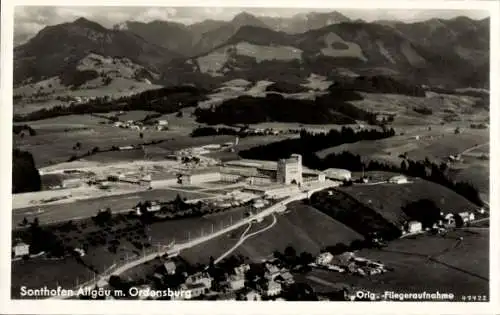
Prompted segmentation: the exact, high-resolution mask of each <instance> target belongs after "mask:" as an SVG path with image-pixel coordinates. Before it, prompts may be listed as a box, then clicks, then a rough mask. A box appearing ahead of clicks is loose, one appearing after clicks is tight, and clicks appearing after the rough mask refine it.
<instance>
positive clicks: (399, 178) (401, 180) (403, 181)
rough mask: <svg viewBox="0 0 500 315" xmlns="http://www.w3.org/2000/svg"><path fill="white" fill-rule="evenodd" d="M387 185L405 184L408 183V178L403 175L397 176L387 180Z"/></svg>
mask: <svg viewBox="0 0 500 315" xmlns="http://www.w3.org/2000/svg"><path fill="white" fill-rule="evenodd" d="M389 183H391V184H406V183H408V178H406V176H403V175H397V176H393V177H391V178H389Z"/></svg>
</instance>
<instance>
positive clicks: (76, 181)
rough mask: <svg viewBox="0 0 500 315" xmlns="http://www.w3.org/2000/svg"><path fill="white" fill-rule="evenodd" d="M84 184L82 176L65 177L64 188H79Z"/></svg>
mask: <svg viewBox="0 0 500 315" xmlns="http://www.w3.org/2000/svg"><path fill="white" fill-rule="evenodd" d="M81 185H82V180H81V179H80V178H67V179H63V182H62V186H63V187H64V188H77V187H80V186H81Z"/></svg>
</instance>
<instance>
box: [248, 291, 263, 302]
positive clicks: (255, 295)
mask: <svg viewBox="0 0 500 315" xmlns="http://www.w3.org/2000/svg"><path fill="white" fill-rule="evenodd" d="M261 299H262V298H261V296H260V294H259V292H257V291H253V290H252V291H250V292H248V293H247V295H246V300H247V301H260V300H261Z"/></svg>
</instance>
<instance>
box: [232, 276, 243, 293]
mask: <svg viewBox="0 0 500 315" xmlns="http://www.w3.org/2000/svg"><path fill="white" fill-rule="evenodd" d="M229 287H230V288H231V290H233V291H237V290H240V289H243V288H244V287H245V277H242V276H232V277H230V278H229Z"/></svg>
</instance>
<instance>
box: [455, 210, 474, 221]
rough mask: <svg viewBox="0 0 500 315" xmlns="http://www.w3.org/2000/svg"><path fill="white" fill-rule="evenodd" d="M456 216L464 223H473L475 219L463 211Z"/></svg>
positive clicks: (472, 214)
mask: <svg viewBox="0 0 500 315" xmlns="http://www.w3.org/2000/svg"><path fill="white" fill-rule="evenodd" d="M458 215H459V216H460V217H461V218H462V220H463V221H464V223H467V222H470V221H474V220H475V219H476V216H475V215H474V213H473V212H468V211H464V212H460V213H459V214H458Z"/></svg>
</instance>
